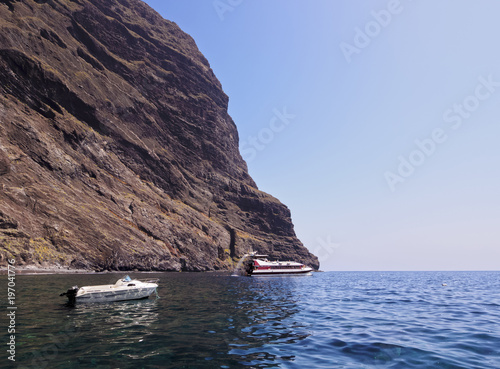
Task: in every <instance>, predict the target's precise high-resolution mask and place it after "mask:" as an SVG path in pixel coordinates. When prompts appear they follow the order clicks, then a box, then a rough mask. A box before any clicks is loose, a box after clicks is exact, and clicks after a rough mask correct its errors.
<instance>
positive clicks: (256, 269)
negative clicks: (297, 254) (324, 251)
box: [246, 253, 313, 276]
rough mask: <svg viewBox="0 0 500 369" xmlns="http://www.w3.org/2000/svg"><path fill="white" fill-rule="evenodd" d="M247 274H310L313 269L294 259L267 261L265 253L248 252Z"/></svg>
mask: <svg viewBox="0 0 500 369" xmlns="http://www.w3.org/2000/svg"><path fill="white" fill-rule="evenodd" d="M250 257H251V258H250V262H249V263H248V264H247V268H246V272H247V275H249V276H280V275H311V273H312V271H313V269H312V268H310V267H308V266H306V265H304V264H302V263H298V262H296V261H269V260H268V259H267V255H257V254H256V253H251V254H250Z"/></svg>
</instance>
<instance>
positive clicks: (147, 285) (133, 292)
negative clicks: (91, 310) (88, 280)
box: [60, 275, 159, 303]
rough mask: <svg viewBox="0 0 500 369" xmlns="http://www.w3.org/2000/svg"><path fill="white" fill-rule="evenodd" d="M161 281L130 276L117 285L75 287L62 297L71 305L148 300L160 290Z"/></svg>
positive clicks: (62, 294)
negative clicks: (66, 298) (76, 303)
mask: <svg viewBox="0 0 500 369" xmlns="http://www.w3.org/2000/svg"><path fill="white" fill-rule="evenodd" d="M158 281H159V279H152V280H151V279H150V280H146V279H132V278H130V277H129V276H128V275H127V276H125V277H124V278H121V279H119V280H118V281H117V282H116V283H115V284H105V285H100V286H84V287H78V286H73V287H71V288H70V289H68V291H66V292H64V293H61V295H60V296H67V297H68V300H69V302H70V303H75V302H78V303H80V302H113V301H125V300H140V299H147V298H148V297H149V296H151V295H152V294H153V293H154V292H156V289H157V288H158Z"/></svg>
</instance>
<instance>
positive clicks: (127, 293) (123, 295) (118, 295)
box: [75, 287, 156, 303]
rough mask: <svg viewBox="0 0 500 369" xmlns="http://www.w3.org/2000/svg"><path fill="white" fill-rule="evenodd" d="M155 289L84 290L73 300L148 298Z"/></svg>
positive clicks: (88, 301) (107, 300) (112, 300)
mask: <svg viewBox="0 0 500 369" xmlns="http://www.w3.org/2000/svg"><path fill="white" fill-rule="evenodd" d="M155 289H156V287H144V288H137V289H128V290H123V291H104V292H88V293H85V292H84V293H82V294H78V295H77V296H76V298H75V300H76V302H77V303H92V302H116V301H127V300H142V299H147V298H149V296H151V295H152V294H153V293H154V292H155Z"/></svg>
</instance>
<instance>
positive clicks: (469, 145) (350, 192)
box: [146, 0, 500, 270]
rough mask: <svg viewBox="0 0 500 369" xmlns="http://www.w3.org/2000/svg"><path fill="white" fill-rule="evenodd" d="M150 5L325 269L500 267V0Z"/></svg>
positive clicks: (189, 0)
mask: <svg viewBox="0 0 500 369" xmlns="http://www.w3.org/2000/svg"><path fill="white" fill-rule="evenodd" d="M146 2H147V3H148V4H149V5H150V6H151V7H153V8H154V9H155V10H157V11H158V12H159V13H160V14H161V15H162V16H163V17H164V18H166V19H168V20H171V21H173V22H175V23H177V24H178V25H179V26H180V27H181V28H182V30H183V31H185V32H187V33H188V34H190V35H191V36H192V37H193V38H194V40H195V41H196V43H197V45H198V47H199V49H200V50H201V52H202V53H203V54H204V55H205V57H206V58H207V59H208V61H209V62H210V65H211V67H212V69H213V70H214V72H215V75H216V76H217V78H218V79H219V80H220V81H221V83H222V86H223V89H224V91H225V92H226V94H227V95H228V96H229V113H230V115H231V116H232V118H233V120H234V121H235V123H236V125H237V127H238V131H239V135H240V151H241V153H242V155H243V158H244V159H246V161H247V163H248V167H249V171H250V174H251V176H252V177H253V178H254V180H255V181H256V182H257V185H258V186H259V188H260V189H261V190H263V191H266V192H268V193H270V194H272V195H273V196H275V197H277V198H278V199H279V200H281V201H282V202H283V203H285V204H286V205H287V206H288V207H289V208H290V210H291V212H292V218H293V222H294V224H295V230H296V233H297V235H298V237H299V238H300V239H301V240H302V242H303V243H304V245H305V246H306V247H307V248H308V249H309V250H310V251H311V252H313V253H315V254H316V255H318V256H319V258H320V262H321V269H322V270H499V263H500V247H499V246H500V145H499V139H500V104H499V102H500V46H499V43H498V35H500V22H499V21H498V14H500V3H499V2H497V1H494V0H479V1H474V2H472V1H464V0H462V1H456V0H443V1H439V2H436V1H431V0H413V1H412V0H400V1H398V0H388V1H364V2H358V1H356V2H354V1H351V0H338V1H330V0H315V1H305V0H300V1H299V0H274V1H266V0H251V1H250V0H183V1H178V0H175V1H174V0H147V1H146Z"/></svg>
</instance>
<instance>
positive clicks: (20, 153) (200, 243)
mask: <svg viewBox="0 0 500 369" xmlns="http://www.w3.org/2000/svg"><path fill="white" fill-rule="evenodd" d="M227 103H228V97H227V96H226V95H225V94H224V92H223V90H222V87H221V85H220V83H219V81H218V80H217V79H216V77H215V76H214V74H213V72H212V70H211V68H210V65H209V63H208V62H207V60H206V59H205V58H204V57H203V55H202V54H201V53H200V52H199V51H198V49H197V47H196V44H195V42H194V41H193V39H192V38H191V37H190V36H188V35H187V34H185V33H183V32H182V31H181V30H180V29H179V27H178V26H177V25H176V24H175V23H172V22H169V21H167V20H164V19H163V18H162V17H160V16H159V15H158V14H157V13H156V12H155V11H153V10H152V9H151V8H150V7H149V6H147V5H146V4H144V3H143V2H141V1H139V0H36V1H35V0H23V1H15V0H0V245H1V247H0V257H1V258H2V260H5V258H7V257H12V256H13V257H15V258H16V259H17V262H18V264H34V265H42V266H53V265H62V266H69V267H71V268H88V269H122V270H124V269H139V270H193V271H194V270H196V271H201V270H214V269H229V268H232V267H233V265H234V261H235V260H237V258H238V257H239V256H241V255H242V254H244V253H245V252H247V251H248V250H249V249H250V248H252V249H253V250H256V251H259V252H266V253H270V254H272V255H274V256H276V257H279V258H286V259H289V258H292V259H297V260H300V261H303V262H305V263H307V264H309V265H311V266H313V267H315V268H317V267H318V266H319V265H318V260H317V258H316V257H315V256H313V255H312V254H310V253H309V252H308V251H307V249H306V248H305V247H304V246H303V245H302V244H301V242H300V241H299V240H298V239H297V237H296V236H295V232H294V230H293V224H292V222H291V218H290V211H289V210H288V208H287V207H286V206H285V205H283V204H281V203H280V202H279V201H278V200H277V199H275V198H274V197H272V196H270V195H268V194H266V193H263V192H261V191H259V190H258V189H257V186H256V184H255V183H254V181H253V180H252V179H251V178H250V176H249V175H248V172H247V168H246V164H245V162H244V161H243V160H242V158H241V156H240V154H239V150H238V132H237V130H236V126H235V124H234V123H233V121H232V119H231V117H230V116H229V115H228V113H227Z"/></svg>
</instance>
